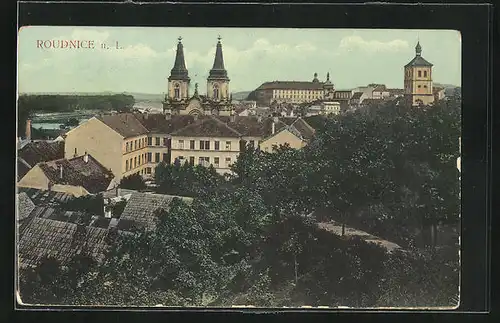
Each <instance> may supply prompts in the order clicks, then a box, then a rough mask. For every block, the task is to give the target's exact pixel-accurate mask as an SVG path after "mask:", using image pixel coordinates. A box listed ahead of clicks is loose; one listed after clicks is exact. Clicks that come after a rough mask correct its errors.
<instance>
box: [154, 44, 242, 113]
mask: <svg viewBox="0 0 500 323" xmlns="http://www.w3.org/2000/svg"><path fill="white" fill-rule="evenodd" d="M181 40H182V38H181V37H179V42H178V44H177V51H176V56H175V61H174V66H173V68H172V70H171V71H170V76H169V78H168V94H167V95H166V96H165V100H164V101H163V112H164V114H166V115H226V116H227V115H229V114H230V112H231V111H232V110H233V105H232V98H231V95H230V92H229V81H230V79H229V77H228V74H227V70H226V68H225V66H224V56H223V52H222V44H221V38H220V36H219V38H218V41H217V44H216V48H215V57H214V63H213V66H212V69H211V70H210V71H209V75H208V78H207V94H206V95H200V94H199V92H198V84H197V83H195V91H194V95H193V96H190V95H189V84H190V78H189V75H188V74H189V72H188V70H187V68H186V63H185V59H184V47H183V45H182V42H181Z"/></svg>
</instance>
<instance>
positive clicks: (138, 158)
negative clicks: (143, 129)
mask: <svg viewBox="0 0 500 323" xmlns="http://www.w3.org/2000/svg"><path fill="white" fill-rule="evenodd" d="M139 142H140V141H139ZM141 157H142V155H139V156H137V165H140V164H141Z"/></svg>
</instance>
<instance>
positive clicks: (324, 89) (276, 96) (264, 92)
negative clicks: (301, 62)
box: [249, 73, 335, 106]
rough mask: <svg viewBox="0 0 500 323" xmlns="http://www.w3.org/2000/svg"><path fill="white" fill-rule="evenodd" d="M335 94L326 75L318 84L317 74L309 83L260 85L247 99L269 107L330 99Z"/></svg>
mask: <svg viewBox="0 0 500 323" xmlns="http://www.w3.org/2000/svg"><path fill="white" fill-rule="evenodd" d="M334 92H335V88H334V85H333V84H332V82H331V81H330V73H327V77H326V81H325V82H320V81H319V80H318V74H317V73H314V78H313V80H312V81H310V82H305V81H273V82H266V83H263V84H262V85H260V86H259V87H258V88H257V89H255V91H253V92H252V94H251V95H250V96H249V97H252V98H254V99H255V101H257V104H258V105H260V106H267V105H270V104H271V103H272V102H277V103H293V104H300V103H306V102H314V101H317V100H323V99H325V98H332V97H333V93H334Z"/></svg>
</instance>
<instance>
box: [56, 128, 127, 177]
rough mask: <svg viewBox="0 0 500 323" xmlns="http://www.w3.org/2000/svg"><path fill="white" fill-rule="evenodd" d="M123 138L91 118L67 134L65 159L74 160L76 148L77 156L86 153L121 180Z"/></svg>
mask: <svg viewBox="0 0 500 323" xmlns="http://www.w3.org/2000/svg"><path fill="white" fill-rule="evenodd" d="M124 145H125V144H124V142H123V137H122V136H121V135H120V134H118V133H117V132H116V131H114V130H113V129H111V128H109V127H108V126H107V125H105V124H104V123H102V122H101V121H100V120H98V119H97V118H91V119H90V120H88V121H87V122H84V123H82V124H81V125H79V126H78V127H76V128H74V129H73V130H71V131H69V132H68V133H67V134H66V139H65V142H64V157H65V158H66V159H71V158H73V155H74V153H75V148H76V149H77V155H78V156H82V155H84V154H85V151H86V152H87V153H89V154H90V155H91V156H92V157H94V158H95V159H96V160H98V161H99V162H100V163H101V164H102V165H103V166H105V167H106V168H109V169H111V171H112V172H113V174H114V176H115V177H116V178H117V179H118V180H119V179H121V175H122V170H123V167H124V166H123V163H122V154H123V151H124V149H125V148H124Z"/></svg>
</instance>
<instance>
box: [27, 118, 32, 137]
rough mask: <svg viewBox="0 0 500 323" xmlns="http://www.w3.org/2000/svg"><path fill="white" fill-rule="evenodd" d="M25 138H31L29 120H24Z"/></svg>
mask: <svg viewBox="0 0 500 323" xmlns="http://www.w3.org/2000/svg"><path fill="white" fill-rule="evenodd" d="M26 140H31V120H30V119H28V120H26Z"/></svg>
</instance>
